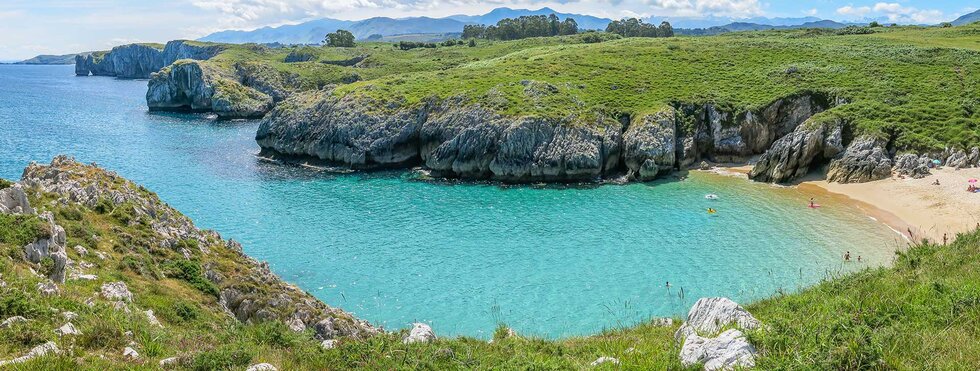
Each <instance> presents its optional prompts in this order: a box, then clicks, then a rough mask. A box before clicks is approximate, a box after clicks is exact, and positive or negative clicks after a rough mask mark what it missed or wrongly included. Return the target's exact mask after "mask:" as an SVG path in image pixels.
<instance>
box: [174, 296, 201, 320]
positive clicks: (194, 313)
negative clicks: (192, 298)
mask: <svg viewBox="0 0 980 371" xmlns="http://www.w3.org/2000/svg"><path fill="white" fill-rule="evenodd" d="M174 314H176V315H177V318H179V319H180V320H181V321H183V322H188V321H193V320H195V319H197V317H198V316H200V312H199V311H198V310H197V308H196V307H194V306H192V305H190V304H187V303H186V302H183V301H178V302H177V303H175V304H174Z"/></svg>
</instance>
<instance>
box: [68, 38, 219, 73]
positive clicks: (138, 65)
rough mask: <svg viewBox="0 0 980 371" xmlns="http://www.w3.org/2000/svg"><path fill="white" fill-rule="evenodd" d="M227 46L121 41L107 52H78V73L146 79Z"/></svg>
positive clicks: (212, 55) (209, 55)
mask: <svg viewBox="0 0 980 371" xmlns="http://www.w3.org/2000/svg"><path fill="white" fill-rule="evenodd" d="M222 50H224V46H221V45H218V44H204V43H198V42H191V41H185V40H174V41H171V42H168V43H167V44H166V45H165V46H163V47H162V48H160V47H159V46H157V45H153V44H128V45H121V46H117V47H115V48H112V50H110V51H108V52H95V53H92V54H90V55H88V56H82V55H78V56H75V74H76V75H78V76H88V75H90V74H91V75H96V76H114V77H119V78H126V79H146V78H149V77H150V74H151V73H154V72H157V71H159V70H160V69H161V68H163V67H165V66H168V65H170V64H171V63H173V62H175V61H177V60H179V59H196V60H206V59H210V58H211V57H214V56H215V55H217V54H218V53H219V52H221V51H222Z"/></svg>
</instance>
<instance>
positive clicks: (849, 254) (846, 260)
mask: <svg viewBox="0 0 980 371" xmlns="http://www.w3.org/2000/svg"><path fill="white" fill-rule="evenodd" d="M844 261H845V262H849V261H851V252H850V251H847V252H844Z"/></svg>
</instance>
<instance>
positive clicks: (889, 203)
mask: <svg viewBox="0 0 980 371" xmlns="http://www.w3.org/2000/svg"><path fill="white" fill-rule="evenodd" d="M751 170H752V166H751V165H731V166H725V165H716V167H713V168H712V169H711V170H707V171H710V172H714V173H717V174H722V175H735V176H739V177H745V176H747V175H748V173H749V171H751ZM931 172H932V174H930V175H929V176H926V177H924V178H921V179H912V178H909V177H899V176H892V177H890V178H888V179H882V180H876V181H873V182H867V183H850V184H841V183H831V182H828V181H827V180H825V179H823V178H822V177H821V178H815V177H808V178H804V179H803V180H801V181H799V182H797V183H794V185H791V186H792V187H795V188H797V189H798V190H800V191H801V192H804V193H808V194H813V197H814V198H816V200H817V203H820V200H821V199H825V198H833V199H836V200H838V201H841V202H846V203H849V204H851V205H854V206H855V207H857V208H858V209H860V210H862V211H863V212H864V213H865V214H866V215H867V216H868V217H870V218H872V219H874V220H876V221H878V222H880V223H882V224H884V225H886V226H888V227H889V228H891V229H892V230H894V231H895V233H897V234H899V235H901V236H902V237H903V238H904V239H906V240H907V241H913V240H915V241H920V240H922V239H928V240H929V241H932V242H938V243H942V242H943V237H944V235H945V237H946V239H947V241H948V242H949V243H951V242H953V240H955V239H956V236H957V234H959V233H965V232H969V231H972V230H974V229H977V228H978V226H980V194H978V193H973V194H971V193H968V192H966V188H967V186H968V185H969V183H967V180H969V179H971V178H974V179H980V168H969V169H959V170H957V169H952V168H941V169H932V170H931ZM937 179H938V180H939V182H940V185H938V186H937V185H933V182H934V181H936V180H937ZM910 230H911V231H912V236H911V238H910V236H909V234H908V233H909V232H908V231H910Z"/></svg>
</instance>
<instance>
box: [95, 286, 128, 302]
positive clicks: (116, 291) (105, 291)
mask: <svg viewBox="0 0 980 371" xmlns="http://www.w3.org/2000/svg"><path fill="white" fill-rule="evenodd" d="M102 297H104V298H106V299H109V300H125V301H133V294H132V293H131V292H129V288H128V287H126V283H125V282H112V283H105V284H102Z"/></svg>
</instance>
